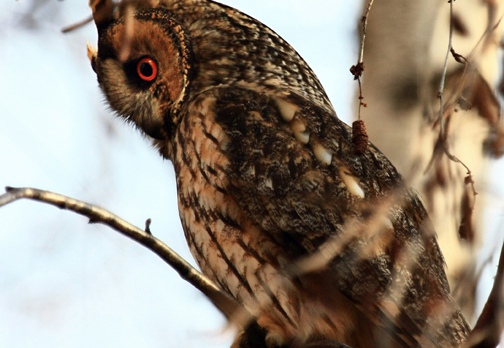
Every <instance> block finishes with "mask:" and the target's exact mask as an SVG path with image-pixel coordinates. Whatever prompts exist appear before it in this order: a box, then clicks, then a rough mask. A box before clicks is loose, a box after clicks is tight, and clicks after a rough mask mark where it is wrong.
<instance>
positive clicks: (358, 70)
mask: <svg viewBox="0 0 504 348" xmlns="http://www.w3.org/2000/svg"><path fill="white" fill-rule="evenodd" d="M373 2H374V0H369V3H368V6H367V9H366V13H365V14H364V16H362V40H361V46H360V52H359V60H358V62H357V64H356V65H352V67H351V68H350V73H351V74H352V75H353V76H354V80H357V82H358V83H359V113H358V119H359V120H360V119H361V108H362V107H363V106H364V107H365V106H367V105H366V103H364V102H363V100H364V96H363V94H362V83H361V79H360V78H361V77H362V74H363V72H364V46H365V42H366V33H367V22H368V18H369V13H370V12H371V7H372V6H373Z"/></svg>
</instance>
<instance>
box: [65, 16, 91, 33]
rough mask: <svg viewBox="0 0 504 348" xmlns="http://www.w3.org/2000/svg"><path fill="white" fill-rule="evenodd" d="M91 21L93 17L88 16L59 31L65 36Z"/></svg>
mask: <svg viewBox="0 0 504 348" xmlns="http://www.w3.org/2000/svg"><path fill="white" fill-rule="evenodd" d="M92 21H93V16H89V17H87V18H85V19H83V20H81V21H79V22H77V23H74V24H70V25H69V26H66V27H64V28H62V29H61V32H62V33H64V34H66V33H69V32H71V31H74V30H77V29H79V28H82V27H83V26H85V25H86V24H88V23H91V22H92Z"/></svg>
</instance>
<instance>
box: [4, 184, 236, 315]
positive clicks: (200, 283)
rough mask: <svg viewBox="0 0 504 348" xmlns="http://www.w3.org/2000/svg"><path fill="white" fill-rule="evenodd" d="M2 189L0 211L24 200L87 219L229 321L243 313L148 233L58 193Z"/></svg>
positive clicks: (221, 292)
mask: <svg viewBox="0 0 504 348" xmlns="http://www.w3.org/2000/svg"><path fill="white" fill-rule="evenodd" d="M5 189H6V191H7V193H5V194H3V195H0V207H2V206H4V205H7V204H9V203H12V202H14V201H17V200H20V199H24V198H25V199H31V200H35V201H38V202H42V203H47V204H50V205H54V206H56V207H58V208H60V209H65V210H69V211H73V212H75V213H77V214H80V215H83V216H86V217H87V218H89V222H90V223H101V224H104V225H106V226H108V227H110V228H112V229H114V230H116V231H117V232H119V233H121V234H123V235H125V236H126V237H129V238H131V239H133V240H134V241H135V242H137V243H139V244H141V245H143V246H144V247H146V248H147V249H149V250H150V251H152V252H153V253H155V254H156V255H158V256H159V257H160V258H161V259H163V260H164V261H165V262H166V263H167V264H168V265H170V266H171V267H172V268H173V269H175V271H177V273H178V274H179V275H180V277H181V278H182V279H184V280H185V281H187V282H189V283H190V284H191V285H193V286H194V287H195V288H197V289H198V290H200V291H201V292H202V293H203V294H204V295H205V296H206V297H207V298H208V299H210V301H211V302H212V303H213V304H214V305H215V306H216V307H217V308H218V309H219V310H220V311H221V312H222V313H223V314H224V315H225V316H226V317H227V318H228V319H229V318H230V317H231V316H232V315H233V314H234V313H237V311H238V310H241V311H244V309H243V308H242V307H241V306H240V305H239V304H238V303H237V302H236V301H235V300H234V299H233V298H231V297H230V296H229V295H228V294H226V293H225V292H223V291H222V290H220V289H219V288H218V287H217V286H216V285H215V284H214V283H213V282H212V281H211V280H210V279H208V278H207V277H206V276H204V275H203V274H201V273H200V272H199V271H198V270H196V269H195V268H194V267H193V266H191V265H190V264H189V263H188V262H187V261H185V260H184V259H183V258H182V257H181V256H180V255H178V254H177V253H176V252H175V251H174V250H173V249H171V248H170V247H169V246H168V245H166V244H165V243H163V242H162V241H161V240H159V239H157V238H156V237H154V236H152V235H151V234H150V233H149V232H150V231H148V229H147V231H143V230H141V229H140V228H138V227H136V226H134V225H132V224H130V223H129V222H127V221H125V220H124V219H121V218H120V217H119V216H117V215H115V214H113V213H111V212H109V211H107V210H105V209H102V208H100V207H97V206H95V205H92V204H88V203H85V202H82V201H79V200H76V199H73V198H70V197H66V196H63V195H60V194H57V193H53V192H49V191H44V190H39V189H34V188H13V187H6V188H5ZM147 226H148V225H146V227H147Z"/></svg>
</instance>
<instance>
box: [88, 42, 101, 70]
mask: <svg viewBox="0 0 504 348" xmlns="http://www.w3.org/2000/svg"><path fill="white" fill-rule="evenodd" d="M86 48H87V56H88V58H89V60H90V61H91V67H92V68H93V71H94V72H95V73H97V70H96V59H97V57H98V51H97V50H96V48H95V47H93V46H91V44H89V43H88V44H87V45H86Z"/></svg>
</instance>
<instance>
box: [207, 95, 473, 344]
mask: <svg viewBox="0 0 504 348" xmlns="http://www.w3.org/2000/svg"><path fill="white" fill-rule="evenodd" d="M216 94H217V95H218V97H217V98H216V104H215V121H216V122H217V123H218V124H219V125H220V126H221V127H222V129H223V131H224V133H225V134H226V136H227V141H228V144H227V145H226V150H225V155H226V156H227V159H228V161H229V162H228V163H229V164H228V167H227V168H226V172H227V176H228V179H229V183H228V187H227V189H226V190H227V191H228V193H229V194H230V195H231V196H232V197H233V198H234V200H235V201H236V202H238V204H239V206H240V208H241V209H242V210H243V211H244V212H245V214H247V215H248V217H250V219H252V220H253V221H254V222H255V223H256V224H257V225H258V226H260V227H261V228H262V230H263V231H264V232H265V233H268V234H269V235H271V236H273V238H274V239H276V240H277V241H279V244H280V245H285V252H286V253H287V254H288V255H289V257H290V258H291V260H292V262H298V261H304V263H301V262H300V263H299V264H300V265H301V264H303V265H307V269H308V270H309V269H312V270H313V268H316V267H318V266H317V265H319V266H320V265H321V264H323V265H324V266H327V267H329V268H330V269H331V272H330V274H331V276H333V277H334V279H333V280H332V283H333V284H334V286H335V287H337V288H338V289H339V290H340V291H341V292H342V293H344V294H345V295H346V296H347V297H348V298H350V299H351V301H352V302H353V303H355V305H356V306H357V307H358V308H359V309H360V310H361V311H362V312H364V314H365V315H366V316H368V317H369V318H370V320H371V321H372V322H374V323H375V324H376V325H378V326H379V327H382V328H384V329H385V330H386V331H387V332H389V333H390V335H391V336H392V337H393V339H394V340H395V341H397V342H399V343H400V345H402V346H410V347H411V346H420V345H421V346H426V347H429V346H443V345H444V346H446V343H445V344H443V341H446V342H448V343H450V342H451V344H455V343H454V342H458V341H461V340H463V337H465V334H466V333H467V330H468V327H467V324H466V323H465V321H464V319H463V318H462V316H461V315H460V313H459V312H458V310H456V309H455V308H456V307H455V305H454V304H453V301H451V299H450V295H449V287H448V284H447V281H446V276H445V273H444V261H443V258H442V255H441V252H440V250H439V248H438V245H437V243H436V241H435V235H434V232H433V229H432V226H431V224H430V222H429V219H428V216H427V214H426V211H425V209H424V208H423V206H422V204H421V202H420V201H419V199H418V197H417V196H416V195H415V194H414V193H412V192H411V190H409V189H408V188H406V187H405V185H404V183H403V180H402V178H401V176H400V175H399V174H398V172H397V171H396V169H395V168H394V167H393V165H392V164H391V163H390V162H389V161H388V160H387V158H386V157H385V156H384V155H382V154H381V153H380V152H379V151H378V150H377V149H376V148H375V147H373V146H372V145H371V144H369V146H368V148H367V150H366V151H365V152H364V153H363V154H360V155H357V154H356V153H355V151H354V149H355V147H354V145H353V143H352V139H351V133H350V129H349V127H348V126H347V125H345V124H344V123H343V122H341V121H340V120H338V119H337V117H336V116H335V115H334V114H331V113H330V112H329V111H328V110H324V109H323V108H321V107H317V106H314V105H312V104H311V103H310V102H308V101H307V100H305V99H303V98H302V97H300V96H298V95H294V94H292V93H291V94H289V93H284V94H283V95H282V96H281V97H271V96H267V95H266V94H264V93H256V92H254V91H250V90H244V89H224V88H223V89H221V90H219V91H218V92H216ZM322 251H323V252H322ZM436 310H437V311H440V312H439V313H438V315H437V316H435V317H436V319H431V318H432V317H434V315H433V313H434V312H435V311H436ZM441 314H442V315H441ZM454 332H455V333H454ZM454 335H455V336H457V337H451V336H454Z"/></svg>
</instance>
